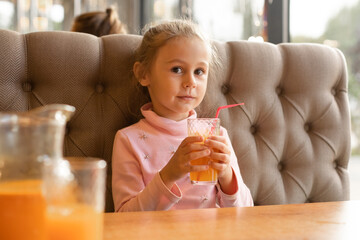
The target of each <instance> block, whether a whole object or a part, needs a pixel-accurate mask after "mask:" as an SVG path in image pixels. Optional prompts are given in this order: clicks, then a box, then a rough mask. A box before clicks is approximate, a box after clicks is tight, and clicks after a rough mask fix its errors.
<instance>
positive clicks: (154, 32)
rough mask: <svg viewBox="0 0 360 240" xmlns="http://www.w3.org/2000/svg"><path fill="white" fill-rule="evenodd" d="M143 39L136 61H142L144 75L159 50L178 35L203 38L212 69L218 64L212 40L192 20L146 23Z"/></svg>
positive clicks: (136, 54) (136, 53)
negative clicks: (155, 23)
mask: <svg viewBox="0 0 360 240" xmlns="http://www.w3.org/2000/svg"><path fill="white" fill-rule="evenodd" d="M142 33H143V35H144V36H143V39H142V42H141V44H140V46H139V47H138V49H137V50H136V52H135V62H140V63H141V65H142V68H141V69H142V71H141V73H140V76H143V74H145V73H146V72H148V71H149V69H150V67H151V64H152V63H153V61H154V58H155V55H156V52H157V50H158V49H159V48H160V47H162V46H164V45H165V44H166V42H167V41H169V40H170V39H173V38H177V37H187V38H192V37H197V38H199V39H200V40H202V41H203V42H204V43H205V44H206V46H207V48H208V51H209V53H210V56H211V61H210V71H211V68H212V65H214V64H217V54H216V49H215V47H214V46H213V45H212V44H211V42H210V40H209V39H208V38H207V37H206V36H205V35H204V34H203V33H202V32H201V31H200V29H199V26H198V25H197V24H195V23H194V22H192V21H190V20H184V19H177V20H171V21H166V22H162V23H159V24H157V25H153V24H149V25H146V26H145V28H144V29H143V31H142Z"/></svg>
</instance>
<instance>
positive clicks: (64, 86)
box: [0, 30, 350, 211]
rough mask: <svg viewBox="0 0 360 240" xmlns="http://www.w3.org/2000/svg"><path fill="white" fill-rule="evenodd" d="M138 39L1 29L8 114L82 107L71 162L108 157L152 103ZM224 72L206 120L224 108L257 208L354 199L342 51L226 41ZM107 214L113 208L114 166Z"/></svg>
mask: <svg viewBox="0 0 360 240" xmlns="http://www.w3.org/2000/svg"><path fill="white" fill-rule="evenodd" d="M140 40H141V37H140V36H134V35H110V36H106V37H103V38H97V37H94V36H91V35H87V34H82V33H71V32H35V33H28V34H25V35H22V34H18V33H15V32H10V31H6V30H0V54H1V59H0V110H1V111H24V110H27V109H32V108H35V107H38V106H40V105H45V104H50V103H65V104H70V105H73V106H75V107H76V109H77V110H76V114H75V115H74V117H73V118H72V119H71V121H70V122H69V124H68V126H67V131H66V136H65V143H64V155H65V156H92V157H101V158H104V159H105V160H106V161H107V162H108V164H109V166H111V154H112V144H113V138H114V135H115V132H116V131H117V130H118V129H120V128H123V127H125V126H128V125H129V124H132V123H134V122H136V121H137V120H138V116H136V115H132V114H130V112H131V110H137V109H138V108H139V107H140V105H141V104H142V103H144V102H145V100H144V99H140V98H139V96H137V95H136V94H134V92H133V88H132V86H133V85H132V84H131V79H130V78H129V73H130V70H131V67H132V61H133V60H132V59H133V51H134V49H135V47H136V46H137V45H138V44H139V42H140ZM216 46H217V47H218V50H219V54H220V56H221V62H222V63H223V67H222V68H221V70H218V71H216V74H214V73H213V74H212V75H211V76H210V80H209V86H208V92H207V95H206V98H205V100H204V102H203V104H202V105H201V107H200V108H199V109H198V113H199V115H200V117H205V116H208V117H209V116H210V117H213V116H214V115H215V112H216V108H217V106H220V105H225V104H231V103H238V102H244V103H245V105H244V106H242V107H236V108H232V109H228V110H223V111H222V112H221V113H220V118H221V121H222V125H223V126H224V127H226V128H227V129H228V131H229V134H230V137H231V139H232V143H233V147H234V149H235V151H236V153H237V156H238V160H239V165H240V169H241V173H242V176H243V178H244V181H245V183H246V184H247V185H248V187H249V188H250V190H251V193H252V196H253V198H254V202H255V205H265V204H285V203H303V202H318V201H336V200H347V199H349V179H348V172H347V166H348V161H349V154H350V115H349V109H348V96H347V70H346V63H345V60H344V57H343V55H342V53H341V52H340V51H338V50H337V49H334V48H329V47H326V46H323V45H314V44H280V45H273V44H268V43H255V42H247V41H238V42H228V43H219V42H216ZM108 174H109V179H108V186H107V206H106V210H107V211H111V210H113V206H112V198H111V180H110V178H111V168H109V172H108Z"/></svg>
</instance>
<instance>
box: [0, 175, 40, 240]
mask: <svg viewBox="0 0 360 240" xmlns="http://www.w3.org/2000/svg"><path fill="white" fill-rule="evenodd" d="M41 185H42V184H41V181H40V180H22V181H7V182H0V228H1V230H0V239H4V240H5V239H6V240H19V239H26V240H45V199H44V197H43V195H42V193H41Z"/></svg>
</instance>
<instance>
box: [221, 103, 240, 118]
mask: <svg viewBox="0 0 360 240" xmlns="http://www.w3.org/2000/svg"><path fill="white" fill-rule="evenodd" d="M239 105H244V103H236V104H230V105H225V106H220V107H218V109H217V111H216V115H215V118H218V117H219V113H220V110H221V109H224V108H231V107H235V106H239Z"/></svg>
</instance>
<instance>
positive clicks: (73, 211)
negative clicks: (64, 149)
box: [44, 157, 106, 240]
mask: <svg viewBox="0 0 360 240" xmlns="http://www.w3.org/2000/svg"><path fill="white" fill-rule="evenodd" d="M44 172H45V181H44V194H45V199H46V227H47V237H48V240H64V239H66V240H102V239H103V212H104V206H105V180H106V162H105V161H104V160H102V159H98V158H81V157H78V158H75V157H73V158H66V160H59V161H57V162H49V163H48V164H46V165H45V171H44Z"/></svg>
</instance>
